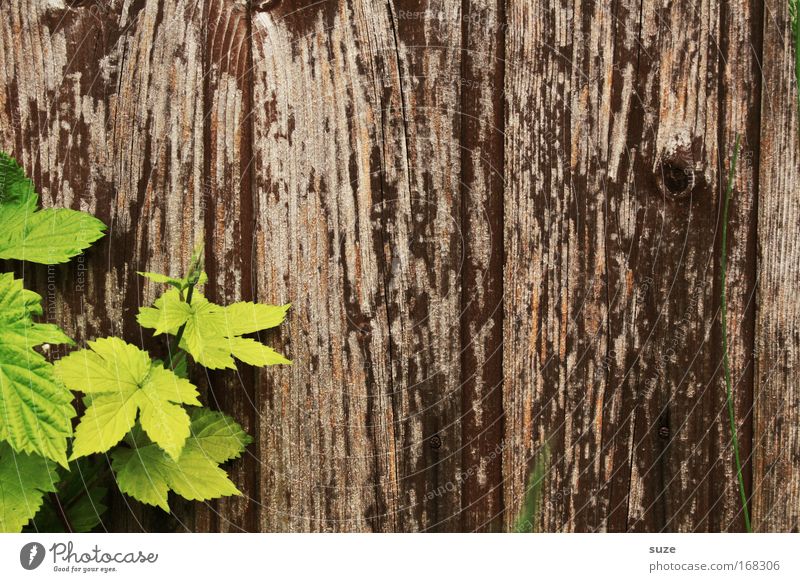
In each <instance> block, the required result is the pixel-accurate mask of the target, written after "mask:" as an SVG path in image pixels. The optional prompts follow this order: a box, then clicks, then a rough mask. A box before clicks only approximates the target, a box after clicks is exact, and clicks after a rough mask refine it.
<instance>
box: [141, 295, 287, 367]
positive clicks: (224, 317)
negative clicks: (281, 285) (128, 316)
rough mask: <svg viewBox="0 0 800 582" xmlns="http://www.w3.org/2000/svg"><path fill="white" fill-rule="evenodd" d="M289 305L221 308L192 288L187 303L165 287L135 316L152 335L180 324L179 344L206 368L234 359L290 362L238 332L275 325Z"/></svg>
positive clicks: (258, 363) (259, 363)
mask: <svg viewBox="0 0 800 582" xmlns="http://www.w3.org/2000/svg"><path fill="white" fill-rule="evenodd" d="M289 307H290V305H289V304H287V305H280V306H279V305H264V304H259V303H250V302H244V301H242V302H239V303H234V304H232V305H229V306H227V307H222V306H220V305H216V304H214V303H212V302H210V301H208V299H206V298H205V297H204V296H203V294H202V293H199V292H195V293H194V297H193V299H192V303H191V305H189V304H187V303H186V302H185V301H183V300H182V298H181V295H180V293H179V291H178V290H176V289H170V290H169V291H167V292H166V293H164V294H163V295H162V296H161V297H159V298H158V299H157V300H156V302H155V304H154V307H142V308H141V309H140V310H139V315H138V317H137V320H138V322H139V325H141V326H142V327H146V328H150V329H154V330H155V335H160V334H164V333H168V334H171V335H176V334H177V333H178V330H179V329H180V328H181V326H184V325H185V330H184V333H183V337H182V338H181V344H180V347H181V348H183V349H185V350H186V351H188V352H189V353H190V354H191V355H192V357H193V358H194V359H195V361H197V363H199V364H201V365H203V366H205V367H206V368H209V369H220V368H231V369H234V368H236V364H235V362H234V360H233V358H234V357H235V358H238V359H240V360H242V361H244V362H246V363H248V364H251V365H254V366H266V365H272V364H291V360H288V359H287V358H285V357H284V356H282V355H281V354H279V353H278V352H276V351H275V350H273V349H272V348H269V347H267V346H265V345H263V344H261V343H259V342H257V341H255V340H253V339H249V338H241V337H239V336H241V335H244V334H248V333H254V332H257V331H260V330H263V329H269V328H272V327H276V326H278V325H280V324H281V323H282V322H283V320H284V319H285V318H286V312H287V311H288V309H289Z"/></svg>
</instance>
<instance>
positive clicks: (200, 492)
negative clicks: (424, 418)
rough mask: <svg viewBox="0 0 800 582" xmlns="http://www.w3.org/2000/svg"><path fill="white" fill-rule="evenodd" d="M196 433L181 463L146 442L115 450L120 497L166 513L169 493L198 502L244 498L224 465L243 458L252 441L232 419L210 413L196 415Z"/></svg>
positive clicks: (137, 441)
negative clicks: (128, 498) (123, 494)
mask: <svg viewBox="0 0 800 582" xmlns="http://www.w3.org/2000/svg"><path fill="white" fill-rule="evenodd" d="M191 430H192V436H191V437H189V439H188V440H187V441H186V446H185V447H184V448H183V452H182V453H181V455H180V457H179V458H178V459H173V458H171V457H169V456H167V455H164V453H163V451H161V450H159V448H158V447H157V446H155V445H154V444H150V443H149V442H148V441H147V440H146V439H142V438H141V436H140V437H135V438H132V439H129V444H134V445H135V447H134V448H122V447H120V448H117V449H115V450H114V451H113V452H112V453H111V457H112V459H113V463H112V466H113V468H114V473H115V475H116V479H117V484H118V485H119V489H120V491H122V492H123V493H126V494H127V495H130V496H131V497H133V498H134V499H137V500H138V501H141V502H142V503H146V504H148V505H156V506H158V507H160V508H162V509H163V510H164V511H169V504H168V502H167V494H168V493H169V491H174V492H175V493H177V494H178V495H180V496H181V497H184V498H185V499H189V500H196V501H205V500H207V499H214V498H217V497H223V496H228V495H241V492H240V491H239V490H238V489H236V487H235V486H234V484H233V483H232V482H231V481H230V479H228V475H227V474H226V473H225V471H224V470H223V469H221V468H220V467H219V464H220V463H223V462H225V461H227V460H229V459H233V458H236V457H238V456H239V455H241V453H242V451H243V450H244V447H245V446H246V445H247V443H248V442H250V440H251V439H250V437H249V436H248V435H247V434H246V433H245V432H244V431H243V430H242V428H241V427H240V426H239V425H238V424H236V423H235V422H234V421H233V420H232V419H230V418H229V417H227V416H225V415H223V414H221V413H216V412H211V411H207V410H200V411H196V412H194V413H193V414H192V429H191ZM132 434H136V433H135V432H134V433H132Z"/></svg>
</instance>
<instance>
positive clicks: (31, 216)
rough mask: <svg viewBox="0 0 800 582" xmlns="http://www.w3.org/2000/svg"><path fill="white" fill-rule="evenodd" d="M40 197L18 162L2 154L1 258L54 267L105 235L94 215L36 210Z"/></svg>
mask: <svg viewBox="0 0 800 582" xmlns="http://www.w3.org/2000/svg"><path fill="white" fill-rule="evenodd" d="M38 200H39V196H38V194H36V192H35V191H34V189H33V184H32V183H31V181H30V179H28V177H27V176H26V175H25V172H24V171H23V170H22V168H21V167H20V166H19V164H17V162H16V161H15V160H14V159H13V158H11V157H9V156H7V155H6V154H5V153H2V152H0V232H2V233H3V236H2V237H0V259H20V260H25V261H32V262H34V263H43V264H46V265H54V264H57V263H64V262H66V261H68V260H69V259H70V258H72V257H74V256H75V255H78V254H80V253H81V252H82V251H83V250H84V249H86V248H87V247H88V246H89V245H91V244H92V243H93V242H94V241H96V240H97V239H99V238H100V237H102V236H103V231H104V230H105V228H106V226H105V225H104V224H103V223H102V222H101V221H99V220H98V219H96V218H95V217H94V216H92V215H90V214H87V213H85V212H79V211H77V210H69V209H66V208H48V209H45V210H36V207H37V205H38Z"/></svg>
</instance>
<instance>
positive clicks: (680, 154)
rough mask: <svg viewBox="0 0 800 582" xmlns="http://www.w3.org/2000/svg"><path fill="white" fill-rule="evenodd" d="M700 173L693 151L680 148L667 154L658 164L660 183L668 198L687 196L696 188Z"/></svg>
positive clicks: (675, 198) (674, 198)
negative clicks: (695, 165) (696, 168)
mask: <svg viewBox="0 0 800 582" xmlns="http://www.w3.org/2000/svg"><path fill="white" fill-rule="evenodd" d="M697 181H698V174H697V171H696V170H695V168H694V164H693V160H692V155H691V152H689V151H685V150H678V151H676V152H674V153H672V154H669V155H666V156H664V157H663V158H662V159H661V163H660V164H659V165H658V183H659V186H660V187H661V191H662V192H663V193H664V196H666V197H667V198H672V199H673V200H677V199H680V198H685V197H686V196H688V195H689V193H691V191H692V190H693V189H694V188H695V186H696V185H697Z"/></svg>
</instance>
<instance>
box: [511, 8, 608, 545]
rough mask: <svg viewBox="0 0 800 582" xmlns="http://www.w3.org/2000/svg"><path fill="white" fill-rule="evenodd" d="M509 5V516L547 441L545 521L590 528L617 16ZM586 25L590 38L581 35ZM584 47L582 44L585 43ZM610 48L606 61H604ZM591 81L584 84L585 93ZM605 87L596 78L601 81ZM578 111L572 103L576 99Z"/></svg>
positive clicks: (601, 380) (601, 378)
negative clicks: (603, 163) (608, 87)
mask: <svg viewBox="0 0 800 582" xmlns="http://www.w3.org/2000/svg"><path fill="white" fill-rule="evenodd" d="M594 6H595V8H594V10H593V11H592V10H590V11H589V12H588V13H587V14H582V13H581V12H580V9H581V8H582V6H581V4H580V3H577V4H576V5H574V6H573V5H564V6H551V5H550V4H548V3H545V2H531V3H512V4H509V5H508V6H507V27H508V28H507V31H506V77H505V92H506V106H507V113H506V145H505V176H506V189H505V256H506V261H505V284H504V289H505V311H506V318H505V322H504V338H505V340H504V362H503V364H504V365H503V367H504V387H503V391H504V404H505V412H506V429H505V448H504V460H503V463H504V476H505V492H504V496H505V502H506V514H505V520H506V525H507V527H508V528H511V527H512V526H513V524H514V520H515V517H516V515H517V513H518V511H519V508H520V505H521V503H522V500H523V497H524V494H525V487H526V483H527V477H528V472H529V470H530V468H531V458H532V456H533V455H535V454H536V453H537V451H539V450H541V447H543V446H544V444H545V443H546V442H549V444H550V447H551V449H552V452H553V453H552V456H551V464H550V466H549V468H548V470H547V473H546V475H547V476H546V480H545V481H546V484H545V496H546V497H545V502H544V504H543V507H542V512H541V515H540V516H539V520H540V523H538V524H537V526H538V527H539V528H540V529H541V530H543V531H561V530H585V529H589V528H590V527H593V525H594V521H593V520H594V519H595V513H596V509H595V507H594V505H595V503H596V502H591V501H589V507H585V506H583V504H584V503H587V500H590V499H591V497H590V496H591V494H592V487H593V486H594V485H595V484H596V483H597V482H598V480H599V479H598V473H599V471H600V469H601V467H602V463H601V457H600V455H599V453H600V434H599V431H598V429H599V427H600V426H601V425H600V423H601V418H602V411H601V406H602V402H603V395H604V393H605V388H606V378H605V371H604V368H603V357H604V355H605V342H606V337H605V333H604V326H605V322H606V317H607V305H606V301H607V296H606V283H605V276H606V264H605V240H604V233H605V215H606V205H605V204H604V201H603V198H602V194H601V193H602V191H603V190H602V185H603V184H602V182H601V175H600V173H599V172H597V171H596V170H597V165H598V162H597V161H596V157H597V155H598V152H597V148H598V147H599V146H598V144H597V140H599V139H604V137H605V136H603V134H602V133H600V131H601V130H602V129H606V128H604V126H603V125H602V123H603V120H601V119H598V117H597V115H598V113H599V112H602V111H603V110H604V108H607V107H608V105H607V99H608V95H607V91H606V92H604V91H600V92H597V91H595V90H593V88H594V87H595V86H596V85H597V84H598V83H602V79H603V76H604V73H605V72H606V71H605V70H604V69H603V68H602V67H606V68H610V59H609V57H608V56H607V55H603V56H601V57H598V58H597V59H596V60H595V59H594V58H591V57H590V55H593V54H595V53H596V52H597V51H604V52H606V53H607V51H608V47H607V46H606V43H607V42H608V40H607V39H608V35H609V34H610V31H611V25H612V22H613V21H612V17H611V15H610V14H609V12H608V8H604V7H603V5H602V4H596V5H594ZM590 26H591V27H593V28H591V30H592V32H594V36H593V37H590V36H589V35H588V32H589V30H590ZM589 38H592V39H593V41H594V42H593V44H588V45H587V46H586V47H583V46H581V44H580V43H581V41H582V39H589ZM603 57H605V58H603ZM590 87H591V89H590ZM601 88H602V85H601ZM578 108H580V109H578Z"/></svg>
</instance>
